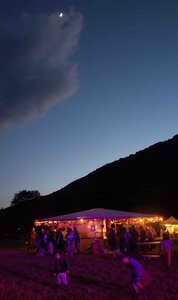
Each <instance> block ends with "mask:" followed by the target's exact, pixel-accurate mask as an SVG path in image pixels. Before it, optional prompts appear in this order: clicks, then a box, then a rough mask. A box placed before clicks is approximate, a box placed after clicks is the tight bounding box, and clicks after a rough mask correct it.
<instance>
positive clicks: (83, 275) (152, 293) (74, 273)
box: [0, 241, 178, 300]
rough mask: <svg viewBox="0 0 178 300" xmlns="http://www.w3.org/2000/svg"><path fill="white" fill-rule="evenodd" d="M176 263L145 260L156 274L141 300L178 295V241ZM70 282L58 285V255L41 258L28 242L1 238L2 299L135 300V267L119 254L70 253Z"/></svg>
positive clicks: (161, 299) (169, 299) (163, 259)
mask: <svg viewBox="0 0 178 300" xmlns="http://www.w3.org/2000/svg"><path fill="white" fill-rule="evenodd" d="M174 244H175V247H174V249H173V252H172V265H171V268H169V267H168V266H167V258H166V256H161V257H160V258H158V259H152V260H151V261H149V260H144V259H143V258H142V256H141V255H139V256H137V257H136V258H137V259H138V260H139V261H140V262H141V263H142V264H143V266H144V267H145V269H146V270H147V271H148V272H149V274H150V275H151V278H152V282H151V284H150V285H149V286H148V287H147V288H146V289H145V293H144V295H142V296H140V297H139V299H147V300H176V299H178V251H177V243H174ZM67 260H68V262H69V269H70V272H69V274H68V280H69V287H68V289H65V288H64V287H63V288H61V289H57V288H56V285H55V278H54V275H53V265H54V256H50V255H49V256H44V257H37V256H36V255H35V254H30V253H27V252H26V249H25V248H24V243H23V242H21V243H20V242H19V241H17V242H15V241H8V242H7V241H0V295H1V296H0V298H1V299H3V300H12V299H13V300H16V299H17V300H24V299H25V300H56V299H62V300H122V299H123V300H132V299H136V298H135V294H134V291H133V289H132V287H131V284H130V282H131V272H130V269H129V268H128V267H127V266H125V265H124V264H123V262H122V260H121V258H120V257H119V256H118V257H116V258H113V257H112V255H100V256H94V255H92V254H81V255H79V256H74V257H72V258H68V257H67Z"/></svg>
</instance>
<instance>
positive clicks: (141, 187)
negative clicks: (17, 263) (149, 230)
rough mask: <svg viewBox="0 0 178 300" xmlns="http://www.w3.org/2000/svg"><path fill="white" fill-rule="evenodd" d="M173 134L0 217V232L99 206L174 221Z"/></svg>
mask: <svg viewBox="0 0 178 300" xmlns="http://www.w3.org/2000/svg"><path fill="white" fill-rule="evenodd" d="M177 170H178V135H176V136H174V137H173V138H172V139H169V140H167V141H163V142H159V143H156V144H154V145H152V146H150V147H148V148H146V149H144V150H142V151H139V152H137V153H135V154H132V155H130V156H128V157H125V158H121V159H119V160H117V161H114V162H112V163H109V164H106V165H104V166H102V167H101V168H98V169H97V170H95V171H93V172H91V173H90V174H88V175H87V176H84V177H82V178H80V179H78V180H76V181H73V182H72V183H70V184H68V185H67V186H66V187H64V188H62V189H60V190H58V191H56V192H54V193H52V194H49V195H46V196H41V197H38V198H36V199H33V200H31V201H28V202H25V203H20V204H19V205H16V206H14V207H8V208H6V209H4V210H2V211H1V212H0V223H1V224H2V225H1V228H2V227H3V228H6V230H14V229H15V228H17V227H18V226H19V225H21V224H23V225H25V226H31V224H32V223H33V220H34V219H36V218H43V217H50V216H57V215H61V214H65V213H70V212H76V211H80V210H85V209H90V208H95V207H103V208H108V209H117V210H125V211H134V212H141V213H156V214H162V215H163V216H165V217H169V216H170V215H174V217H178V201H177V200H178V184H177Z"/></svg>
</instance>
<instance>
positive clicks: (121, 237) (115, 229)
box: [107, 223, 156, 256]
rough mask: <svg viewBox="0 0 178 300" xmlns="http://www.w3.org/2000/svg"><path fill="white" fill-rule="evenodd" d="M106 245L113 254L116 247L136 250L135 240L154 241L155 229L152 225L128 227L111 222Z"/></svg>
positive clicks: (128, 251)
mask: <svg viewBox="0 0 178 300" xmlns="http://www.w3.org/2000/svg"><path fill="white" fill-rule="evenodd" d="M107 237H108V246H109V247H110V249H111V251H112V253H113V256H115V253H116V251H117V249H119V250H120V251H121V252H127V253H130V252H135V251H137V242H138V241H140V242H144V241H150V242H151V241H154V240H155V237H156V230H155V228H154V227H152V226H138V227H135V226H134V225H132V226H130V227H129V228H128V229H127V228H126V227H125V226H123V225H122V224H116V225H115V224H114V223H112V224H111V227H110V229H109V232H108V236H107Z"/></svg>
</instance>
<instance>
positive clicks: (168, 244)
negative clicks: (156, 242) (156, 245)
mask: <svg viewBox="0 0 178 300" xmlns="http://www.w3.org/2000/svg"><path fill="white" fill-rule="evenodd" d="M172 246H173V243H172V241H171V240H170V237H169V232H168V231H166V232H165V233H163V239H162V240H161V242H160V248H161V249H162V250H163V251H165V252H166V253H167V260H168V266H169V267H170V266H171V248H172Z"/></svg>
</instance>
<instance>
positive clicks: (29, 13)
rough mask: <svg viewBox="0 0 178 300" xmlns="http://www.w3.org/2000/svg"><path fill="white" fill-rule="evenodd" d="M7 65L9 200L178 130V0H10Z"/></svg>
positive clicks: (4, 129)
mask: <svg viewBox="0 0 178 300" xmlns="http://www.w3.org/2000/svg"><path fill="white" fill-rule="evenodd" d="M61 11H62V12H63V17H62V18H60V17H59V13H60V12H61ZM0 69H1V72H0V207H4V208H5V207H8V206H9V205H10V202H11V200H12V199H13V196H14V194H15V193H18V192H19V191H21V190H38V191H39V192H40V193H41V195H46V194H49V193H52V192H55V191H57V190H59V189H61V188H62V187H64V186H66V185H67V184H69V183H70V182H72V181H74V180H76V179H79V178H81V177H83V176H85V175H87V174H88V173H90V172H92V171H94V170H95V169H97V168H99V167H101V166H103V165H105V164H107V163H110V162H113V161H115V160H118V159H120V158H123V157H126V156H128V155H130V154H134V153H136V152H137V151H139V150H143V149H145V148H147V147H149V146H151V145H152V144H155V143H157V142H160V141H164V140H167V139H170V138H172V137H173V136H174V135H175V134H178V1H177V0H171V1H170V0H73V1H72V0H30V1H24V0H16V1H14V0H0Z"/></svg>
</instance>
